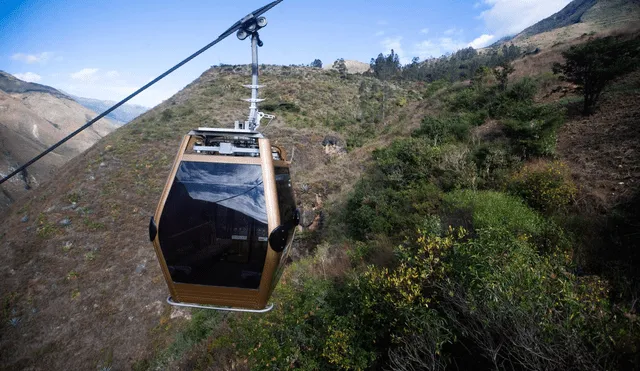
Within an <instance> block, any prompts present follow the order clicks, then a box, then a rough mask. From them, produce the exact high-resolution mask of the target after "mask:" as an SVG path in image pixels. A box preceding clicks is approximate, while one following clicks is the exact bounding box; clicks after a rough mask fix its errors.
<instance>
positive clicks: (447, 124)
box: [412, 115, 471, 146]
mask: <svg viewBox="0 0 640 371" xmlns="http://www.w3.org/2000/svg"><path fill="white" fill-rule="evenodd" d="M470 127H471V124H470V122H469V121H468V120H467V119H465V118H463V117H458V116H453V115H451V116H447V117H432V116H425V118H424V119H422V123H421V124H420V128H419V129H417V130H415V131H414V132H413V133H412V136H413V137H426V138H428V139H430V140H431V141H433V145H434V146H437V145H439V144H442V143H446V142H452V141H463V140H466V139H467V138H468V137H469V128H470Z"/></svg>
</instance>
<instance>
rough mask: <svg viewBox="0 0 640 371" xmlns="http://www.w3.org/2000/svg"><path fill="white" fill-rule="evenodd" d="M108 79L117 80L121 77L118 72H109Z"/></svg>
mask: <svg viewBox="0 0 640 371" xmlns="http://www.w3.org/2000/svg"><path fill="white" fill-rule="evenodd" d="M107 77H108V78H110V79H117V78H118V77H120V73H118V71H109V72H107Z"/></svg>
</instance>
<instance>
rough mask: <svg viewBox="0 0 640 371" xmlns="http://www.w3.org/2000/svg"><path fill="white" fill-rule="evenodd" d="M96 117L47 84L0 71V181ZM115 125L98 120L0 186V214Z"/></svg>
mask: <svg viewBox="0 0 640 371" xmlns="http://www.w3.org/2000/svg"><path fill="white" fill-rule="evenodd" d="M96 115H97V114H96V113H95V112H94V111H92V110H90V109H88V108H86V107H84V106H82V105H80V104H79V103H78V102H76V101H75V100H73V99H72V98H71V97H69V96H68V95H67V94H65V93H63V92H61V91H59V90H56V89H54V88H52V87H50V86H46V85H41V84H35V83H30V82H26V81H22V80H20V79H18V78H16V77H14V76H12V75H10V74H8V73H5V72H3V71H0V177H2V176H5V175H7V174H8V173H10V172H11V171H13V170H14V169H16V168H17V167H18V166H19V165H21V164H24V163H25V162H27V161H28V160H30V159H32V158H33V157H35V156H36V155H38V154H39V153H41V152H42V151H44V150H45V149H47V148H48V147H50V146H51V145H53V144H55V143H56V142H58V141H59V140H60V139H62V138H64V137H65V136H67V135H68V134H70V133H71V132H73V131H74V130H76V129H77V128H79V127H80V126H82V125H84V124H85V123H86V122H87V121H89V120H91V119H92V118H94V117H95V116H96ZM117 127H118V126H117V125H115V124H114V123H113V122H112V121H110V120H108V119H102V120H99V121H98V122H96V123H95V124H94V125H93V126H91V127H90V128H88V129H86V130H85V131H83V132H81V133H79V134H78V135H77V136H76V137H75V138H73V139H72V140H70V141H68V142H67V143H65V144H64V145H62V146H60V147H59V148H57V149H56V150H55V151H53V152H51V153H50V154H48V155H46V156H45V157H43V158H42V159H41V160H40V161H38V162H36V163H34V164H33V165H32V166H31V167H30V168H29V169H28V171H25V172H23V173H22V174H21V175H20V176H16V177H14V178H13V179H11V180H10V181H8V182H7V183H5V184H3V185H2V186H0V210H3V208H5V207H7V206H8V205H9V204H11V203H12V202H13V201H14V200H15V199H16V198H17V197H19V196H21V195H22V194H24V193H26V192H27V191H28V190H29V189H31V188H33V187H35V186H37V185H38V184H40V183H42V182H43V181H45V180H47V179H49V178H50V176H51V175H52V173H53V171H54V170H55V169H56V168H58V167H60V166H62V165H63V164H64V163H66V162H67V161H69V160H70V159H72V158H73V157H75V156H77V155H78V154H80V153H82V152H83V151H85V150H86V149H87V148H89V147H91V146H92V145H93V144H94V143H96V142H97V141H98V140H100V139H101V138H102V137H104V136H106V135H107V134H109V133H110V132H112V131H114V130H115V129H116V128H117Z"/></svg>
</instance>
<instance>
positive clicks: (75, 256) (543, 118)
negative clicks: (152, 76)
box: [0, 40, 640, 370]
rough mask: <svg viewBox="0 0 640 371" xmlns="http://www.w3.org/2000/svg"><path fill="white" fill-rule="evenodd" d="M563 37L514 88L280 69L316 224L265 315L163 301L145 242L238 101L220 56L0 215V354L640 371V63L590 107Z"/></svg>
mask: <svg viewBox="0 0 640 371" xmlns="http://www.w3.org/2000/svg"><path fill="white" fill-rule="evenodd" d="M575 42H580V40H576V41H575ZM553 50H554V51H555V54H552V52H551V51H550V52H549V53H550V54H546V55H545V54H543V53H539V54H537V55H530V56H527V57H525V58H524V59H521V60H519V61H518V62H517V63H514V66H515V68H516V72H515V73H514V74H513V75H512V79H511V80H510V81H509V82H508V84H507V86H506V87H505V88H504V89H502V88H501V87H500V86H499V84H497V81H496V80H495V78H494V77H493V74H491V73H487V74H485V75H483V76H481V77H474V81H473V83H470V82H468V81H467V82H460V83H443V82H441V81H440V82H436V83H433V84H424V83H421V82H412V81H395V82H382V81H379V80H376V79H375V78H372V77H363V76H361V75H350V76H348V77H347V78H341V77H340V76H339V75H338V74H337V73H336V72H331V71H322V70H319V69H312V68H302V67H273V66H266V67H265V68H264V69H263V70H262V73H263V74H262V80H261V83H264V84H265V85H266V86H267V88H266V89H265V90H264V92H263V93H262V95H263V97H265V98H267V99H268V100H267V101H266V102H265V103H264V104H263V106H262V107H263V109H264V110H265V111H267V112H270V113H275V114H276V115H277V116H278V119H277V120H275V121H274V122H273V123H271V125H270V126H268V127H266V128H264V133H265V134H266V135H267V136H269V137H271V138H272V140H273V141H274V142H275V143H278V144H281V145H283V146H284V147H285V148H286V149H287V150H288V152H289V153H294V152H295V154H294V158H293V178H294V182H295V184H294V187H295V191H296V197H297V201H298V203H299V207H300V208H301V209H302V211H303V216H304V217H303V219H306V220H307V221H309V220H311V221H312V222H310V223H305V224H306V225H309V227H306V228H303V229H301V230H300V233H299V234H298V237H297V240H296V246H295V249H296V254H295V258H294V261H293V262H291V263H290V264H289V267H288V268H287V270H286V271H285V275H284V276H283V279H282V282H281V284H280V286H279V287H278V288H277V289H276V291H275V293H274V298H273V300H274V302H275V304H276V309H274V311H272V312H270V313H269V314H266V315H246V314H241V315H231V314H225V315H223V314H220V313H217V312H211V311H196V310H194V311H188V310H178V309H176V308H173V307H169V306H167V305H166V304H165V303H164V299H165V298H166V295H167V292H166V288H165V284H164V282H163V278H162V274H161V272H160V270H159V266H158V264H157V262H156V261H155V256H154V253H153V249H152V247H151V245H150V243H149V242H148V238H147V225H148V219H149V216H150V215H151V214H152V213H153V211H154V209H155V206H156V202H157V200H158V198H159V196H160V192H161V190H162V187H163V185H164V182H165V180H166V176H167V173H168V171H169V167H170V165H171V162H172V160H173V156H174V154H175V151H176V147H177V145H178V143H179V141H180V139H181V136H182V135H183V134H184V133H186V132H187V131H188V130H189V129H191V128H194V127H198V126H226V127H230V126H231V122H232V121H234V120H237V119H243V117H244V115H245V114H246V103H244V102H242V101H240V99H241V98H244V97H245V96H246V95H247V89H245V88H242V87H241V85H242V84H244V83H246V82H247V80H248V76H249V69H248V67H247V66H223V67H216V68H213V69H211V70H209V71H207V72H205V73H204V74H203V75H202V76H201V77H200V78H199V79H198V80H196V81H194V82H193V83H192V84H190V85H189V86H187V87H186V88H185V89H183V90H182V91H181V92H179V93H178V94H177V95H175V96H174V97H172V98H171V99H169V100H168V101H166V102H164V103H163V104H161V105H160V106H158V107H155V108H154V109H152V110H151V111H149V112H147V113H145V114H144V115H142V116H141V117H139V118H137V119H136V120H134V122H132V123H131V124H129V125H127V126H125V127H123V128H122V129H120V130H118V131H117V132H115V133H113V134H111V135H109V136H108V137H106V138H104V139H102V140H101V141H100V142H98V143H97V144H96V145H95V146H94V147H92V148H91V149H90V150H88V151H87V152H85V153H83V154H82V155H80V156H78V157H77V158H75V159H74V160H72V161H71V162H70V163H69V164H68V165H67V166H65V167H64V168H63V169H62V170H61V171H60V173H59V174H57V176H56V177H55V178H54V179H53V180H52V181H51V182H49V183H46V184H44V185H42V186H41V187H40V189H39V190H37V191H36V193H35V194H34V196H33V197H32V198H30V199H23V200H21V201H20V202H19V205H16V206H15V207H13V208H12V209H11V210H10V212H9V213H7V214H6V215H3V216H2V217H0V218H1V220H2V224H1V226H0V249H1V252H2V255H3V256H4V259H3V260H2V261H1V262H0V279H1V282H2V283H0V287H1V289H2V290H1V292H2V295H3V296H2V305H3V307H2V321H1V323H0V334H1V335H0V362H1V364H2V366H3V367H4V368H7V369H25V368H37V367H39V366H40V365H43V364H46V365H47V366H48V367H50V368H52V369H61V368H73V369H85V368H94V367H95V368H98V369H129V368H131V369H136V370H147V369H210V370H219V369H286V368H302V369H309V370H315V369H403V368H405V369H411V367H413V369H421V368H426V369H446V368H448V367H449V368H450V367H456V366H457V367H459V368H462V369H497V368H517V369H520V368H522V369H525V368H529V369H531V368H533V369H541V370H548V369H561V368H566V369H607V368H609V369H616V368H619V369H625V368H626V369H633V368H637V366H638V364H639V363H638V362H640V361H639V360H638V358H637V354H638V352H637V349H638V347H639V346H640V335H639V334H640V328H639V326H638V322H637V320H636V316H637V309H636V308H635V301H634V300H635V298H637V293H638V292H639V291H638V286H637V284H638V282H640V280H638V277H637V276H636V275H635V273H634V272H637V271H638V269H637V267H638V256H637V249H636V247H637V246H638V238H637V233H636V232H635V230H634V226H637V223H638V215H637V208H636V207H635V206H636V205H637V199H638V197H637V195H638V194H639V193H640V173H638V172H637V166H638V164H639V163H640V159H639V158H638V157H637V151H636V150H635V143H637V142H638V139H640V133H638V131H637V130H636V128H635V126H634V123H635V122H636V121H637V120H636V118H637V117H638V114H640V112H639V111H638V107H637V105H634V102H635V100H636V99H637V98H638V94H639V91H640V90H639V89H640V80H639V79H640V75H638V73H637V72H635V73H633V74H631V75H628V76H625V77H624V78H621V79H619V81H617V82H616V83H615V84H614V85H612V86H611V87H610V88H609V89H608V90H607V91H606V93H605V95H604V96H603V100H602V103H601V106H600V111H598V113H596V115H595V116H592V117H587V118H585V117H583V116H581V115H579V114H577V113H576V112H575V111H576V109H575V105H576V103H579V101H580V99H581V98H580V96H579V95H577V94H576V92H575V91H574V90H573V88H572V87H570V86H567V85H566V84H564V83H562V82H560V81H559V80H558V79H557V77H555V76H553V75H550V74H549V72H550V71H549V69H548V68H546V67H544V66H546V63H547V61H548V60H549V59H554V58H556V59H557V58H559V56H558V54H557V53H558V52H559V49H553ZM541 58H542V59H543V60H541ZM531 66H539V67H537V68H536V69H533V68H532V67H531ZM525 68H530V70H529V71H527V72H522V70H524V69H525ZM518 71H521V72H518ZM518 73H520V75H518ZM523 75H526V76H529V77H530V78H522V76H523ZM327 136H331V137H332V138H331V141H332V142H335V143H337V145H323V142H325V139H327ZM623 139H624V140H623ZM325 143H326V142H325ZM595 146H599V147H597V148H594V147H595ZM294 149H295V151H294ZM619 157H620V158H619ZM607 169H608V170H609V172H607V171H605V170H607ZM611 169H615V170H611ZM616 182H617V184H616ZM621 182H622V183H624V184H620V183H621ZM618 187H619V188H618ZM601 192H605V193H607V192H609V193H612V195H609V194H606V197H602V198H600V201H601V202H600V203H599V204H597V205H596V204H595V203H594V202H593V200H594V199H596V197H598V195H600V194H601ZM594 205H595V206H596V207H593V206H594ZM25 215H26V216H28V219H27V221H26V222H23V221H22V220H24V219H23V216H25Z"/></svg>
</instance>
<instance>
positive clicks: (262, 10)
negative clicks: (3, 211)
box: [0, 0, 282, 184]
mask: <svg viewBox="0 0 640 371" xmlns="http://www.w3.org/2000/svg"><path fill="white" fill-rule="evenodd" d="M280 2H282V0H276V1H273V2H271V3H269V4H267V5H265V6H263V7H262V8H259V9H257V10H256V11H254V12H253V13H249V14H248V15H247V16H246V17H244V18H242V19H241V20H239V21H238V22H236V23H235V24H234V25H233V26H231V27H230V28H229V29H228V30H226V31H225V32H223V33H222V34H220V36H218V38H217V39H215V40H214V41H212V42H210V43H209V44H207V45H206V46H204V47H203V48H202V49H200V50H198V51H197V52H195V53H193V54H191V55H190V56H189V57H187V58H186V59H184V60H183V61H182V62H180V63H178V64H176V65H175V66H173V67H171V68H170V69H168V70H167V71H166V72H164V73H163V74H162V75H160V76H158V77H156V78H155V79H153V80H151V81H150V82H148V83H147V84H146V85H144V86H143V87H141V88H140V89H138V90H136V91H135V92H133V93H132V94H131V95H129V96H128V97H126V98H124V99H123V100H121V101H120V102H118V103H116V104H114V105H113V106H112V107H111V108H109V109H107V110H106V111H104V112H102V113H101V114H99V115H98V116H96V117H94V118H93V120H91V121H89V122H87V123H86V124H84V125H82V126H81V127H79V128H78V129H76V130H75V131H74V132H73V133H71V134H69V135H67V136H66V137H64V138H62V139H61V140H60V141H59V142H58V143H56V144H54V145H52V146H51V147H49V148H47V149H46V150H45V151H44V152H42V153H40V154H39V155H37V156H36V157H34V158H32V159H31V160H29V161H27V163H25V164H24V165H22V166H20V167H19V168H17V169H16V170H14V171H13V172H12V173H10V174H9V175H7V176H5V177H4V178H2V179H0V184H2V183H4V182H6V181H7V180H9V179H11V178H13V177H14V176H16V175H18V174H19V173H21V172H22V171H23V170H25V169H26V168H28V167H29V166H31V165H32V164H33V163H34V162H36V161H38V160H39V159H41V158H42V157H44V156H45V155H47V154H48V153H49V152H51V151H53V150H55V149H56V148H58V147H60V146H61V145H63V144H64V143H65V142H66V141H68V140H69V139H71V138H73V137H74V136H76V135H77V134H78V133H80V132H82V131H83V130H85V129H86V128H88V127H89V126H91V125H93V124H95V123H96V122H97V121H98V120H100V119H101V118H103V117H105V116H106V115H108V114H110V113H111V112H113V111H114V110H116V109H117V108H118V107H120V106H121V105H123V104H125V103H127V102H128V101H129V100H131V98H133V97H135V96H136V95H138V94H140V93H142V92H143V91H145V90H146V89H147V88H149V87H150V86H152V85H153V84H155V83H157V82H158V81H160V80H162V79H163V78H165V77H167V75H169V74H170V73H172V72H173V71H175V70H177V69H178V68H180V67H182V66H183V65H185V64H186V63H188V62H189V61H191V60H192V59H193V58H195V57H197V56H199V55H200V54H202V53H204V52H205V51H206V50H208V49H209V48H211V47H212V46H214V45H216V44H217V43H219V42H220V41H222V40H224V39H226V38H227V37H228V36H229V35H231V34H232V33H234V32H236V31H237V30H238V29H240V28H241V26H242V25H243V24H244V23H245V22H247V21H249V20H251V19H254V18H257V17H259V16H260V15H262V14H264V13H265V12H266V11H267V10H269V9H271V8H273V7H274V6H276V5H278V4H279V3H280Z"/></svg>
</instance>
